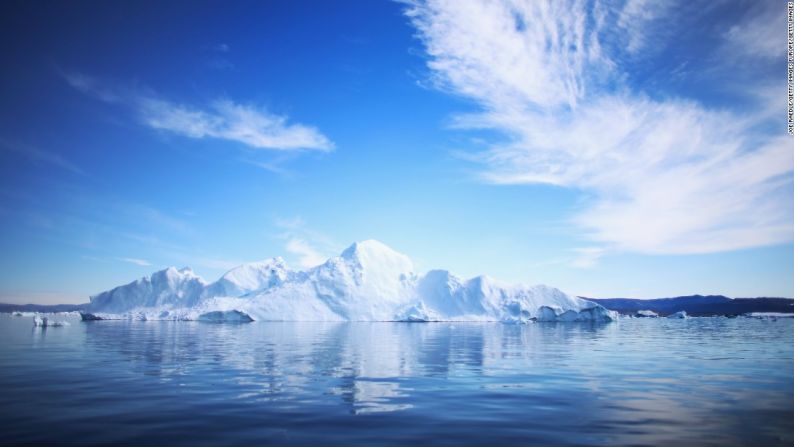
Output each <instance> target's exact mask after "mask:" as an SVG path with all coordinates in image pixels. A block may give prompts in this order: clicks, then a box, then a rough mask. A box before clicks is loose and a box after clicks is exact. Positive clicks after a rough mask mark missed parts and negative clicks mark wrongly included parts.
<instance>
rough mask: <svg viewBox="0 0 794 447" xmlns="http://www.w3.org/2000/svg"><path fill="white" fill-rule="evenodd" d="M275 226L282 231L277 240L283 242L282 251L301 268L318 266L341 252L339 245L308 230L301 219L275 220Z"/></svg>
mask: <svg viewBox="0 0 794 447" xmlns="http://www.w3.org/2000/svg"><path fill="white" fill-rule="evenodd" d="M275 226H276V227H277V228H279V229H281V230H282V233H281V234H280V235H279V238H280V239H282V240H284V249H285V250H286V251H287V252H288V253H290V254H291V255H293V256H294V258H295V260H296V261H297V263H298V265H300V266H301V267H303V268H309V267H314V266H317V265H320V264H322V263H323V262H325V261H326V260H328V258H330V257H331V256H333V255H335V254H337V253H339V251H340V250H341V248H340V246H339V244H336V243H335V242H333V241H332V240H331V239H330V238H328V237H327V236H325V235H324V234H322V233H320V232H317V231H315V230H312V229H310V228H308V226H307V225H306V222H304V220H303V219H302V218H301V217H294V218H291V219H276V221H275Z"/></svg>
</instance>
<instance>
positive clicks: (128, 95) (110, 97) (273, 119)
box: [64, 73, 334, 151]
mask: <svg viewBox="0 0 794 447" xmlns="http://www.w3.org/2000/svg"><path fill="white" fill-rule="evenodd" d="M64 77H65V79H66V81H67V82H68V83H69V84H70V85H71V86H72V87H74V88H75V89H77V90H79V91H81V92H83V93H85V94H88V95H90V96H93V97H95V98H97V99H99V100H101V101H104V102H107V103H113V104H120V105H123V106H125V107H128V108H130V109H131V110H133V112H134V113H135V114H136V115H137V117H138V119H139V121H140V122H141V123H142V124H144V125H146V126H148V127H150V128H152V129H157V130H161V131H167V132H172V133H175V134H177V135H181V136H184V137H188V138H196V139H202V138H215V139H220V140H227V141H234V142H237V143H241V144H244V145H246V146H248V147H251V148H254V149H269V150H281V151H289V150H300V149H307V150H320V151H330V150H333V148H334V144H333V143H332V142H331V140H330V139H329V138H328V137H326V136H325V135H324V134H322V133H321V132H320V131H319V130H318V129H317V128H315V127H312V126H308V125H304V124H295V123H290V122H289V119H288V118H287V117H286V116H283V115H277V114H273V113H270V112H268V111H267V110H265V109H263V108H259V107H255V106H252V105H249V104H241V103H236V102H234V101H231V100H229V99H218V100H215V101H213V102H211V103H210V104H209V105H208V106H206V107H197V106H192V105H186V104H180V103H176V102H173V101H169V100H167V99H164V98H162V97H160V96H158V95H156V94H154V93H152V92H149V91H143V90H141V89H125V88H114V87H112V86H110V85H109V84H108V83H104V82H101V81H99V80H97V79H96V78H93V77H91V76H87V75H84V74H82V73H64Z"/></svg>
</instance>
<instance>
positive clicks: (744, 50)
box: [723, 2, 786, 60]
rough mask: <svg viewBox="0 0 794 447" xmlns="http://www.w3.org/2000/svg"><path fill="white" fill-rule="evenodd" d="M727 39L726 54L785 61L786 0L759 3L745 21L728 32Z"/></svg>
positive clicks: (727, 55) (749, 12)
mask: <svg viewBox="0 0 794 447" xmlns="http://www.w3.org/2000/svg"><path fill="white" fill-rule="evenodd" d="M725 40H726V42H725V46H724V48H723V55H724V57H731V55H734V57H735V56H743V57H751V58H760V59H767V60H769V59H779V60H785V57H786V5H785V2H758V4H756V5H755V7H754V8H752V9H751V10H750V11H748V12H747V14H746V15H745V17H744V20H742V21H740V22H739V23H737V24H735V25H733V26H732V27H730V28H729V29H728V31H726V32H725ZM737 53H738V54H737Z"/></svg>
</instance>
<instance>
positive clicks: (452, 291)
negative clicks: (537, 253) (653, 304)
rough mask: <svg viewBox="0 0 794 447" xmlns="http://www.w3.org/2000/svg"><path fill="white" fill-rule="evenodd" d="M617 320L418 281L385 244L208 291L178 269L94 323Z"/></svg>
mask: <svg viewBox="0 0 794 447" xmlns="http://www.w3.org/2000/svg"><path fill="white" fill-rule="evenodd" d="M242 315H245V317H248V318H250V319H253V320H256V321H417V322H418V321H503V322H521V323H525V322H531V321H539V322H546V321H561V322H567V321H612V320H614V319H616V318H617V315H616V313H615V312H612V311H609V310H607V309H605V308H604V307H602V306H600V305H598V304H596V303H593V302H590V301H586V300H584V299H581V298H577V297H573V296H570V295H568V294H565V293H563V292H562V291H560V290H558V289H555V288H553V287H548V286H544V285H536V286H525V285H512V284H504V283H501V282H499V281H497V280H495V279H493V278H490V277H488V276H478V277H475V278H471V279H463V278H459V277H457V276H455V275H453V274H452V273H450V272H448V271H446V270H431V271H429V272H428V273H427V274H425V275H417V274H416V273H414V266H413V263H412V262H411V259H410V258H408V257H407V256H405V255H403V254H401V253H398V252H396V251H394V250H392V249H391V248H389V247H387V246H386V245H384V244H382V243H381V242H378V241H375V240H367V241H363V242H357V243H355V244H353V245H351V246H350V247H348V248H347V249H346V250H344V251H343V252H342V253H341V254H340V255H339V256H335V257H332V258H330V259H328V260H327V261H326V262H325V263H323V264H321V265H319V266H316V267H313V268H310V269H307V270H291V269H289V268H288V267H287V264H286V263H285V262H284V260H283V259H281V258H272V259H269V260H265V261H260V262H255V263H250V264H244V265H241V266H239V267H237V268H235V269H232V270H230V271H229V272H227V273H226V274H224V275H223V276H222V277H221V278H220V279H218V280H217V281H215V282H213V283H207V282H205V281H204V280H203V279H202V278H200V277H198V276H197V275H196V274H195V273H193V272H192V271H191V270H189V269H187V268H185V269H180V270H177V269H175V268H173V267H171V268H168V269H165V270H162V271H159V272H155V273H154V274H152V275H151V276H150V277H146V278H141V279H139V280H137V281H134V282H132V283H129V284H126V285H123V286H120V287H116V288H114V289H112V290H110V291H107V292H103V293H100V294H98V295H95V296H93V297H91V303H90V304H89V306H88V308H87V309H86V312H84V313H83V314H82V316H83V319H84V320H91V319H132V320H201V321H207V320H208V319H209V320H212V321H217V320H221V321H231V320H234V321H238V319H239V318H242Z"/></svg>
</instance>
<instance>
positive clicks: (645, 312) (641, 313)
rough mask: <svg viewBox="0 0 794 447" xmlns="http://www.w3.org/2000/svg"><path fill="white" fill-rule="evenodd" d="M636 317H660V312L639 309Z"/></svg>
mask: <svg viewBox="0 0 794 447" xmlns="http://www.w3.org/2000/svg"><path fill="white" fill-rule="evenodd" d="M634 317H636V318H659V314H657V313H656V312H654V311H652V310H638V311H637V312H636V313H635V314H634Z"/></svg>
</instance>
